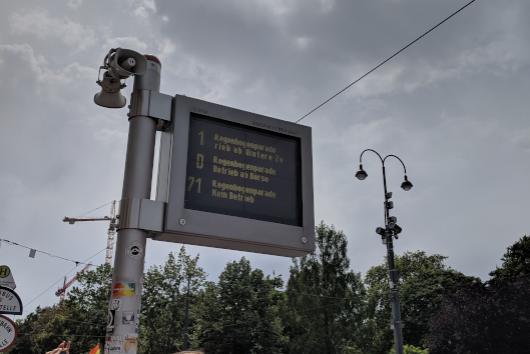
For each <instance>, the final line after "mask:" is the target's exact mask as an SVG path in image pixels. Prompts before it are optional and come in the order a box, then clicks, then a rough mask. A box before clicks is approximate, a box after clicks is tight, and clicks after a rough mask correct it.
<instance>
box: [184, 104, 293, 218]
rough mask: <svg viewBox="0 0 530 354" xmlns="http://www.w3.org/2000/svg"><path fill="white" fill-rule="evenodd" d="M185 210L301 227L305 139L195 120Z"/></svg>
mask: <svg viewBox="0 0 530 354" xmlns="http://www.w3.org/2000/svg"><path fill="white" fill-rule="evenodd" d="M187 161H188V163H187V169H186V170H187V175H186V179H187V186H186V195H185V200H184V208H187V209H194V210H201V211H207V212H212V213H219V214H225V215H232V216H239V217H244V218H249V219H256V220H263V221H271V222H276V223H281V224H286V225H294V226H302V214H301V211H302V205H301V198H300V187H301V181H300V139H299V138H296V137H290V136H283V135H281V134H277V133H273V132H267V131H262V130H259V129H256V128H253V127H248V126H244V125H242V124H237V123H231V122H227V121H223V120H220V119H212V118H209V117H207V116H203V115H197V114H191V116H190V128H189V145H188V158H187Z"/></svg>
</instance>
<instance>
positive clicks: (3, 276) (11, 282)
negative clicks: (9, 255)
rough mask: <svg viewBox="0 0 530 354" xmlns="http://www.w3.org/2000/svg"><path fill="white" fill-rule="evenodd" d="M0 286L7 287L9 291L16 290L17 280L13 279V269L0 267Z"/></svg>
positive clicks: (4, 266)
mask: <svg viewBox="0 0 530 354" xmlns="http://www.w3.org/2000/svg"><path fill="white" fill-rule="evenodd" d="M0 286H5V287H6V288H9V289H15V288H16V287H17V285H16V284H15V279H13V274H11V269H9V267H8V266H6V265H1V266H0Z"/></svg>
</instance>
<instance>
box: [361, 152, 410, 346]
mask: <svg viewBox="0 0 530 354" xmlns="http://www.w3.org/2000/svg"><path fill="white" fill-rule="evenodd" d="M366 151H372V152H374V153H375V154H376V155H377V156H379V159H380V160H381V164H382V167H383V186H384V192H385V204H384V207H385V227H384V228H382V227H378V228H377V229H376V230H375V232H376V233H377V234H379V235H380V236H381V238H382V240H383V244H386V249H387V258H388V271H389V275H390V291H391V298H392V314H393V316H392V319H391V320H390V324H391V327H392V329H393V330H394V339H395V343H396V353H397V354H403V332H402V329H401V327H402V326H401V311H400V309H399V294H398V288H397V277H396V267H395V264H394V244H393V238H394V237H395V238H396V239H398V237H399V236H398V235H399V233H401V231H402V229H401V227H399V226H398V225H397V217H395V216H390V214H389V211H390V209H392V208H394V202H392V201H390V200H389V199H390V198H392V192H388V191H387V189H386V172H385V161H386V159H387V158H388V157H395V158H396V159H398V160H399V161H400V162H401V164H402V165H403V170H404V171H405V180H404V181H403V183H401V188H403V189H404V190H406V191H408V190H410V189H411V188H412V183H410V182H409V180H408V178H407V169H406V167H405V164H404V163H403V161H401V159H400V158H399V157H397V156H395V155H387V156H385V157H384V158H382V157H381V155H379V154H378V153H377V151H375V150H372V149H366V150H364V151H363V152H361V156H360V157H359V163H360V166H359V171H357V173H356V174H355V177H357V178H358V179H359V180H361V181H362V180H364V179H366V177H368V173H366V171H365V170H363V160H362V159H363V154H364V153H365V152H366Z"/></svg>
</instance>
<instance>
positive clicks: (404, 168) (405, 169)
mask: <svg viewBox="0 0 530 354" xmlns="http://www.w3.org/2000/svg"><path fill="white" fill-rule="evenodd" d="M387 157H395V158H396V159H398V160H399V162H401V164H402V165H403V170H404V171H405V175H406V174H407V168H406V167H405V164H404V163H403V161H401V159H400V158H399V157H397V156H396V155H386V156H385V158H384V159H383V160H382V161H383V164H384V163H385V160H386V158H387Z"/></svg>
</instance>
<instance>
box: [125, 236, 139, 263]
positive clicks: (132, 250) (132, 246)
mask: <svg viewBox="0 0 530 354" xmlns="http://www.w3.org/2000/svg"><path fill="white" fill-rule="evenodd" d="M125 255H126V256H127V258H129V259H131V260H133V261H139V260H140V259H142V256H143V255H144V248H143V247H142V244H141V243H140V242H138V241H131V242H129V243H128V244H127V247H125Z"/></svg>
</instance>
